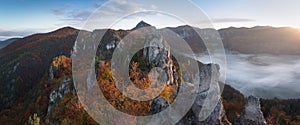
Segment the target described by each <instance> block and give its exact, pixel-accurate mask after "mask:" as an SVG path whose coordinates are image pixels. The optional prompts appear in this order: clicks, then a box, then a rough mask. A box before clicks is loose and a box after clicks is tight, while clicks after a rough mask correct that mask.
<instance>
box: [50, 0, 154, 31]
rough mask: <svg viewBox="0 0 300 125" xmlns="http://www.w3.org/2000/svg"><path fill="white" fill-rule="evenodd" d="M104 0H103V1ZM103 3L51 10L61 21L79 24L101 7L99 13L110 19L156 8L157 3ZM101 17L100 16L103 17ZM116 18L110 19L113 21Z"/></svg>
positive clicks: (111, 1)
mask: <svg viewBox="0 0 300 125" xmlns="http://www.w3.org/2000/svg"><path fill="white" fill-rule="evenodd" d="M101 2H103V1H101ZM101 5H103V3H93V4H90V5H88V6H86V7H81V8H74V6H73V8H72V7H69V9H68V10H66V9H65V8H67V7H65V8H63V9H52V10H51V12H52V13H53V14H54V15H55V16H57V18H59V20H60V21H62V22H65V23H67V24H69V25H75V26H78V25H79V24H82V23H83V22H84V21H85V20H86V19H87V18H88V17H89V16H90V15H91V14H92V13H93V12H94V11H95V10H96V9H97V8H99V7H101V11H98V12H97V15H101V17H105V18H106V20H108V22H109V20H110V19H111V18H112V17H119V16H123V15H124V14H127V13H128V12H138V11H143V10H146V9H152V10H153V9H156V8H157V7H156V6H155V5H150V6H147V7H146V6H144V5H143V4H139V3H135V2H131V1H128V0H109V1H108V2H107V3H105V6H101ZM101 17H100V18H101ZM113 21H115V20H110V22H113Z"/></svg>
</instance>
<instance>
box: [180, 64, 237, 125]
mask: <svg viewBox="0 0 300 125" xmlns="http://www.w3.org/2000/svg"><path fill="white" fill-rule="evenodd" d="M219 76H220V73H219V66H218V65H216V64H207V65H204V66H203V67H201V68H200V73H199V77H200V83H201V84H200V87H199V90H198V93H197V97H196V100H195V102H194V104H193V106H192V108H191V110H190V111H189V112H188V114H187V115H186V116H185V117H184V118H182V119H181V120H180V121H179V122H178V123H177V125H212V124H213V125H230V124H231V123H230V122H229V121H228V120H227V117H226V115H225V110H224V107H223V104H222V100H221V97H220V96H219V94H218V93H219V92H220V87H219V84H218V82H219ZM208 102H211V103H213V102H216V103H217V105H213V104H211V106H212V107H210V105H207V104H206V103H208ZM210 108H211V109H213V110H212V111H211V110H210ZM205 114H208V117H205ZM203 117H205V118H203Z"/></svg>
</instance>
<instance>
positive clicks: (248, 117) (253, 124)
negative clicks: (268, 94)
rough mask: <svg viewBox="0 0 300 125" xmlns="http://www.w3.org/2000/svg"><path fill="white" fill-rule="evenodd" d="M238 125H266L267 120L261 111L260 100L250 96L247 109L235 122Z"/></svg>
mask: <svg viewBox="0 0 300 125" xmlns="http://www.w3.org/2000/svg"><path fill="white" fill-rule="evenodd" d="M235 124H236V125H266V124H267V123H266V121H265V118H264V116H263V113H262V111H261V109H260V101H259V98H257V97H254V96H249V97H248V100H247V103H246V105H245V108H244V110H243V112H242V113H241V115H240V116H239V117H238V118H237V119H236V121H235Z"/></svg>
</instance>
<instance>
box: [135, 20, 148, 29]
mask: <svg viewBox="0 0 300 125" xmlns="http://www.w3.org/2000/svg"><path fill="white" fill-rule="evenodd" d="M149 26H151V25H150V24H148V23H146V22H145V21H143V20H142V21H140V22H139V23H138V24H137V25H136V26H135V27H134V28H133V29H132V30H136V29H139V28H143V27H149Z"/></svg>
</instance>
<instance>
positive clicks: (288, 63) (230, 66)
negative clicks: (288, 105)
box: [199, 52, 300, 98]
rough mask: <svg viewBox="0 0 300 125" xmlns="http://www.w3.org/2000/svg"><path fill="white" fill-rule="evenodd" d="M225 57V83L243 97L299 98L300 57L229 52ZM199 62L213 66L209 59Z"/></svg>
mask: <svg viewBox="0 0 300 125" xmlns="http://www.w3.org/2000/svg"><path fill="white" fill-rule="evenodd" d="M226 55H227V70H226V77H227V78H226V83H227V84H229V85H231V86H233V87H234V88H236V89H237V90H239V91H241V92H242V93H243V94H245V95H247V96H249V95H255V96H258V97H263V98H274V97H277V98H300V96H299V95H300V86H299V85H300V83H299V80H300V56H294V55H276V56H275V55H266V54H264V55H253V54H241V53H230V52H227V53H226ZM199 60H200V61H202V62H205V63H209V62H210V60H209V58H208V57H207V56H200V57H199ZM224 68H226V67H223V69H224Z"/></svg>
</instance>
